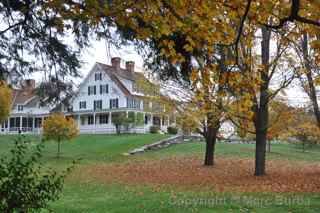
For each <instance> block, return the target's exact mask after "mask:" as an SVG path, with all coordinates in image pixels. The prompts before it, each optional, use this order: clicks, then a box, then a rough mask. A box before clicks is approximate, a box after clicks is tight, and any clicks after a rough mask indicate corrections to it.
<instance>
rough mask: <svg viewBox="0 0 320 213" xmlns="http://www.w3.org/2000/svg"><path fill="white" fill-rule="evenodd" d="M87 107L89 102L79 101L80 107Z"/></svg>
mask: <svg viewBox="0 0 320 213" xmlns="http://www.w3.org/2000/svg"><path fill="white" fill-rule="evenodd" d="M86 108H87V102H85V101H80V102H79V109H86Z"/></svg>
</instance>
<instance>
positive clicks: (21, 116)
mask: <svg viewBox="0 0 320 213" xmlns="http://www.w3.org/2000/svg"><path fill="white" fill-rule="evenodd" d="M19 129H20V131H22V116H20V128H19Z"/></svg>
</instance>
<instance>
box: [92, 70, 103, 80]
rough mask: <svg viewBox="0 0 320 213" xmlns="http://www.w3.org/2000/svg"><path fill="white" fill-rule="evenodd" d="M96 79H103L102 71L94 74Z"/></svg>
mask: <svg viewBox="0 0 320 213" xmlns="http://www.w3.org/2000/svg"><path fill="white" fill-rule="evenodd" d="M94 80H95V81H101V80H102V73H101V72H97V73H95V74H94Z"/></svg>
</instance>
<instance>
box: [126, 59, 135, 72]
mask: <svg viewBox="0 0 320 213" xmlns="http://www.w3.org/2000/svg"><path fill="white" fill-rule="evenodd" d="M126 70H127V71H129V72H134V61H127V62H126Z"/></svg>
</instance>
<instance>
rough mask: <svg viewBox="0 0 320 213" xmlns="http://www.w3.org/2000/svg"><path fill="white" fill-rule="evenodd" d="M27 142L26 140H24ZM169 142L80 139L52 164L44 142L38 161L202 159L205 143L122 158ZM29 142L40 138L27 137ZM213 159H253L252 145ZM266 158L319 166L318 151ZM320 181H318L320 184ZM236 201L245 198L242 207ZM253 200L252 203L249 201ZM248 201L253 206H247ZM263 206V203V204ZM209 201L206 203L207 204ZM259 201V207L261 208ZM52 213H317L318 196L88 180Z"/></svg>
mask: <svg viewBox="0 0 320 213" xmlns="http://www.w3.org/2000/svg"><path fill="white" fill-rule="evenodd" d="M29 137H30V136H29ZM165 137H168V136H166V135H152V134H147V135H121V136H116V135H81V136H79V137H78V138H77V139H75V140H73V141H70V142H66V143H64V144H63V145H62V157H61V158H60V159H57V158H56V157H55V156H56V149H57V146H56V144H55V143H54V142H47V143H46V145H45V150H44V157H43V159H42V160H43V162H44V163H45V165H47V166H48V167H53V168H57V169H60V168H63V167H65V166H68V165H70V163H71V161H72V160H73V159H81V160H80V163H79V168H81V167H82V166H84V167H85V166H90V165H94V164H110V163H122V162H128V161H141V160H149V159H153V160H155V159H163V158H168V157H172V156H189V155H190V156H195V155H196V156H201V157H202V155H203V151H204V144H203V143H200V142H193V143H185V144H180V145H174V146H170V147H169V148H165V149H162V150H158V151H150V152H147V153H144V154H138V155H134V156H125V155H123V153H125V152H128V151H129V150H132V149H134V148H137V147H140V146H142V145H144V144H148V143H152V142H155V141H157V140H160V139H163V138H165ZM13 138H14V136H0V155H2V156H4V155H7V154H8V150H9V147H10V146H12V140H13ZM30 138H31V140H32V141H33V143H34V144H35V143H38V142H39V138H36V137H30ZM216 153H217V155H218V156H236V157H244V158H248V157H249V158H253V157H254V145H253V144H226V143H218V144H217V148H216ZM268 159H288V160H291V161H306V162H320V148H319V147H314V148H312V149H309V150H307V151H306V152H302V151H301V149H299V148H297V147H296V146H295V145H288V144H274V145H272V152H271V153H270V154H268ZM319 181H320V180H319ZM291 197H294V198H297V197H298V198H300V199H301V202H300V203H296V202H295V203H294V204H293V205H291V204H290V203H288V202H285V201H286V200H290V198H291ZM239 199H244V200H242V201H241V202H240V201H239ZM252 200H253V201H252ZM249 201H252V202H249ZM264 201H265V203H263V202H264ZM208 202H209V203H208ZM261 202H262V204H261ZM51 207H52V209H53V211H54V212H59V213H60V212H67V213H73V212H74V213H79V212H80V213H81V212H82V213H91V212H101V213H106V212H107V213H109V212H114V213H122V212H124V213H126V212H128V213H135V212H136V213H140V212H147V213H149V212H152V213H157V212H159V213H160V212H172V213H178V212H320V194H306V193H303V194H275V193H264V194H261V193H260V194H258V193H236V194H231V193H218V192H211V191H202V192H200V191H198V190H195V191H192V190H188V191H186V190H182V189H179V190H178V189H176V188H174V187H163V188H160V190H155V189H154V188H152V187H148V186H145V185H138V186H127V185H120V184H115V183H109V184H108V183H100V182H95V181H92V179H91V178H90V177H88V178H87V179H72V178H68V179H67V181H66V185H65V189H64V191H63V194H62V196H61V198H60V200H58V201H56V202H54V203H52V205H51Z"/></svg>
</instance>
